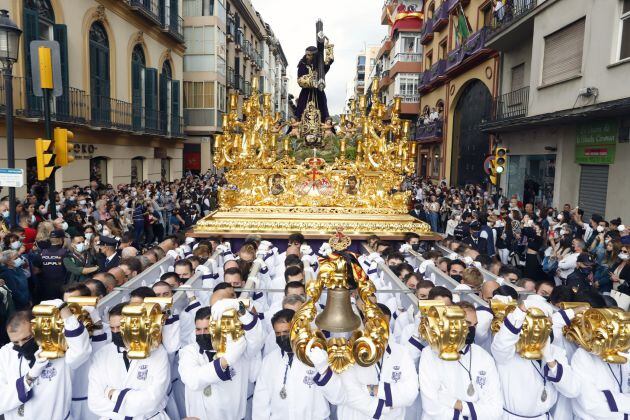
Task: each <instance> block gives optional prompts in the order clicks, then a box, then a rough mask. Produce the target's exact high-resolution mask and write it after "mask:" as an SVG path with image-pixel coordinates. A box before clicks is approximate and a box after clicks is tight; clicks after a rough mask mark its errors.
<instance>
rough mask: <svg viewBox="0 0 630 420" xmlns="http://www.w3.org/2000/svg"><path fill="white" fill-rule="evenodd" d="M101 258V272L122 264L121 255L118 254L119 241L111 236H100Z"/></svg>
mask: <svg viewBox="0 0 630 420" xmlns="http://www.w3.org/2000/svg"><path fill="white" fill-rule="evenodd" d="M100 250H101V251H100V254H101V255H100V257H101V258H98V259H99V266H100V268H101V271H107V270H109V269H110V268H113V267H117V266H118V265H119V264H120V254H119V253H118V241H117V240H116V239H115V238H111V237H109V236H105V235H101V236H100Z"/></svg>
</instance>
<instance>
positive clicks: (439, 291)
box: [428, 286, 453, 301]
mask: <svg viewBox="0 0 630 420" xmlns="http://www.w3.org/2000/svg"><path fill="white" fill-rule="evenodd" d="M428 297H429V300H433V299H435V298H436V297H446V298H449V299H450V300H451V301H452V300H453V294H452V293H451V291H450V290H448V289H447V288H446V287H444V286H435V287H434V288H433V289H431V290H429V296H428Z"/></svg>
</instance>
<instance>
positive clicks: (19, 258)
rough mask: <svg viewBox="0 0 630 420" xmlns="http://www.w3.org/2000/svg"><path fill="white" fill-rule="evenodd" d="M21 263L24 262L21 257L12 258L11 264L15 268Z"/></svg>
mask: <svg viewBox="0 0 630 420" xmlns="http://www.w3.org/2000/svg"><path fill="white" fill-rule="evenodd" d="M22 264H24V259H23V258H22V257H18V258H16V259H14V260H13V265H14V266H15V268H20V267H21V266H22Z"/></svg>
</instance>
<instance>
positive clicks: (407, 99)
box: [400, 95, 420, 104]
mask: <svg viewBox="0 0 630 420" xmlns="http://www.w3.org/2000/svg"><path fill="white" fill-rule="evenodd" d="M400 98H401V102H403V103H405V104H417V103H419V102H420V95H400Z"/></svg>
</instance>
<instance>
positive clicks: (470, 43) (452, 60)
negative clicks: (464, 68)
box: [446, 27, 490, 72]
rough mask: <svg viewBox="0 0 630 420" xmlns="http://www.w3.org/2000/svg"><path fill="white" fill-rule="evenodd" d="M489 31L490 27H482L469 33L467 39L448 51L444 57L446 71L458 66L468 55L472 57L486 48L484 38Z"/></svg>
mask: <svg viewBox="0 0 630 420" xmlns="http://www.w3.org/2000/svg"><path fill="white" fill-rule="evenodd" d="M489 33H490V28H488V27H483V28H481V29H480V30H478V31H477V32H474V33H473V34H471V35H470V36H469V37H468V39H467V40H466V41H465V42H464V43H463V45H460V46H459V47H457V48H456V49H454V50H452V51H451V52H449V53H448V55H447V57H446V71H447V72H450V71H451V70H452V69H453V68H455V67H457V66H459V65H460V64H461V63H462V62H463V61H464V60H466V59H467V58H468V57H472V56H474V55H476V54H477V53H479V52H480V51H481V50H483V49H485V48H486V39H487V37H488V34H489Z"/></svg>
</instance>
